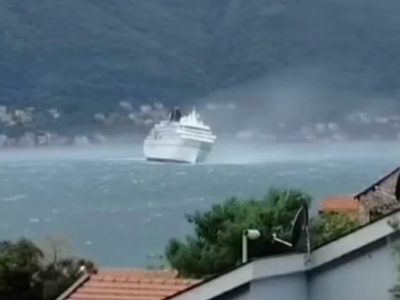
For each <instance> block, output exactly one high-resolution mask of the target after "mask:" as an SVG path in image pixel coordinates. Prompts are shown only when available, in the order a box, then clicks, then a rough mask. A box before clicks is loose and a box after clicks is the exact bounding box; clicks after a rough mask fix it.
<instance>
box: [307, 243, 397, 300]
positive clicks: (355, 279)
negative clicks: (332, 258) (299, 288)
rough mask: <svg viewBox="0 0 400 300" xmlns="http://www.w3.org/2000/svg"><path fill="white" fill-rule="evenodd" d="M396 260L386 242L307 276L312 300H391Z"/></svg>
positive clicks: (395, 277)
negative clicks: (390, 290) (390, 291)
mask: <svg viewBox="0 0 400 300" xmlns="http://www.w3.org/2000/svg"><path fill="white" fill-rule="evenodd" d="M397 277H398V271H397V258H396V254H395V252H394V249H393V245H392V244H388V243H387V242H386V241H383V242H378V244H375V245H374V246H369V247H368V249H364V251H361V253H358V254H357V255H352V256H350V257H348V258H342V259H340V260H339V261H338V262H332V263H331V264H329V265H328V266H323V267H321V268H319V269H316V270H313V271H311V272H309V274H308V280H309V300H321V299H323V300H344V299H349V300H350V299H351V300H377V299H379V300H391V299H392V297H391V294H390V293H389V289H391V288H392V287H393V285H394V283H395V280H396V279H397Z"/></svg>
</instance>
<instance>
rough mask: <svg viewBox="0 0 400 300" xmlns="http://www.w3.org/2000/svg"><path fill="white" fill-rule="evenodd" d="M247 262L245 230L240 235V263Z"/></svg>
mask: <svg viewBox="0 0 400 300" xmlns="http://www.w3.org/2000/svg"><path fill="white" fill-rule="evenodd" d="M245 262H247V235H246V231H244V232H243V236H242V263H245Z"/></svg>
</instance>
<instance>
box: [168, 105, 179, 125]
mask: <svg viewBox="0 0 400 300" xmlns="http://www.w3.org/2000/svg"><path fill="white" fill-rule="evenodd" d="M181 118H182V114H181V111H180V109H179V107H177V106H175V107H174V109H173V110H172V112H171V113H170V115H169V120H170V121H172V122H179V121H180V120H181Z"/></svg>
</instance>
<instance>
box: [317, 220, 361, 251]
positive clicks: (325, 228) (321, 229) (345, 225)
mask: <svg viewBox="0 0 400 300" xmlns="http://www.w3.org/2000/svg"><path fill="white" fill-rule="evenodd" d="M358 226H359V222H358V220H357V219H356V218H354V217H353V216H352V215H350V214H341V213H335V212H330V213H324V214H323V215H322V216H320V217H319V218H318V219H317V220H316V221H315V222H314V224H313V226H312V231H313V234H312V238H313V244H314V245H316V246H317V245H321V244H325V243H327V242H330V241H332V240H334V239H336V238H337V237H340V236H343V235H345V234H346V233H349V232H350V231H352V230H354V229H356V228H357V227H358Z"/></svg>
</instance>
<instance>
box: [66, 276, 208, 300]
mask: <svg viewBox="0 0 400 300" xmlns="http://www.w3.org/2000/svg"><path fill="white" fill-rule="evenodd" d="M176 276H177V273H176V272H173V271H148V270H123V269H115V270H107V269H104V270H100V271H99V272H98V273H97V274H96V275H90V276H87V277H86V279H85V280H81V281H83V282H78V284H77V285H78V286H75V287H74V286H73V287H71V290H70V291H69V292H66V293H65V295H63V296H61V297H60V298H59V300H61V299H63V300H162V299H164V298H166V297H168V296H170V295H172V294H175V293H177V292H179V291H182V290H184V289H187V288H188V287H190V286H192V285H194V284H196V283H199V282H200V281H199V280H188V279H181V278H177V277H176Z"/></svg>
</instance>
